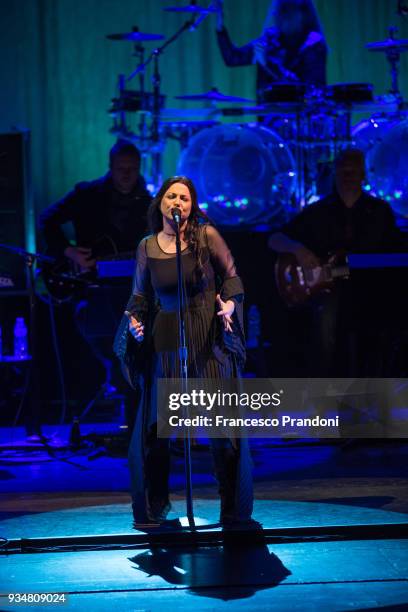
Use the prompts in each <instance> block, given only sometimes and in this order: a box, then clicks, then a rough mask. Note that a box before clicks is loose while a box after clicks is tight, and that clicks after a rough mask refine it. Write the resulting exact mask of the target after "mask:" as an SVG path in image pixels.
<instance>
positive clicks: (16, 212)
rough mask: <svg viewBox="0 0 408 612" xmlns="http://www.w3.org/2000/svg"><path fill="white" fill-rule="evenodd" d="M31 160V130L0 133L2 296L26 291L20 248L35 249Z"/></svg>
mask: <svg viewBox="0 0 408 612" xmlns="http://www.w3.org/2000/svg"><path fill="white" fill-rule="evenodd" d="M29 162H30V132H29V131H28V130H27V131H21V132H20V131H16V132H11V133H9V134H0V297H1V296H2V295H4V294H5V293H20V292H25V291H26V290H27V278H26V268H25V259H24V257H23V256H22V255H21V253H19V249H22V250H24V251H31V252H32V251H35V215H34V208H33V198H32V188H31V171H30V163H29ZM7 247H9V248H7Z"/></svg>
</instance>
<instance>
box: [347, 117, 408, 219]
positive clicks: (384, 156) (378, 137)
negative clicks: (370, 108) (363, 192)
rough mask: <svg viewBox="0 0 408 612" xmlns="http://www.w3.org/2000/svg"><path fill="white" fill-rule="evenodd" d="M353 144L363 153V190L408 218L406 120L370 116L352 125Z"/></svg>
mask: <svg viewBox="0 0 408 612" xmlns="http://www.w3.org/2000/svg"><path fill="white" fill-rule="evenodd" d="M352 138H353V144H354V145H355V146H357V147H358V148H359V149H362V150H363V151H364V152H365V154H366V167H367V185H366V189H367V191H370V193H372V194H373V195H375V196H377V197H379V198H382V199H384V200H386V201H387V202H389V203H390V205H391V206H392V208H393V209H394V211H395V212H396V213H398V214H400V215H403V216H404V217H408V171H407V168H408V119H407V117H406V116H403V117H401V115H385V116H377V117H376V116H374V117H372V118H371V119H368V120H366V121H361V122H360V123H359V124H357V125H356V126H355V127H354V128H353V134H352Z"/></svg>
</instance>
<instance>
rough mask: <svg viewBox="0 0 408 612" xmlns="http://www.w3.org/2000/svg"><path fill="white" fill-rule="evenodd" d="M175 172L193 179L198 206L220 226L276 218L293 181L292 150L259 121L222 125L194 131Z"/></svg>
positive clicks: (239, 224) (278, 216) (287, 201)
mask: <svg viewBox="0 0 408 612" xmlns="http://www.w3.org/2000/svg"><path fill="white" fill-rule="evenodd" d="M177 171H178V174H183V175H186V176H188V177H189V178H190V179H192V181H193V182H194V184H195V186H196V188H197V192H198V199H199V203H200V208H201V209H202V210H204V211H205V212H206V213H208V215H209V217H210V218H211V219H212V220H213V221H215V222H216V223H217V224H219V225H222V226H245V225H252V224H254V223H260V222H267V221H270V220H271V219H272V218H276V220H277V219H279V218H280V217H282V216H283V214H284V213H285V210H286V209H287V208H288V207H289V206H290V198H291V195H292V194H293V192H294V189H295V182H296V173H295V162H294V159H293V156H292V154H291V152H290V150H289V149H288V147H287V146H286V145H285V144H284V143H283V142H282V139H281V138H280V137H279V136H278V135H277V134H275V133H274V132H272V131H271V130H269V129H267V128H265V127H262V126H260V125H258V124H255V125H251V124H249V125H235V124H226V125H220V126H216V127H212V128H209V129H204V130H202V131H201V132H199V133H198V134H195V136H193V137H192V138H191V140H190V142H189V144H188V147H187V149H185V150H184V151H183V153H182V155H181V157H180V161H179V164H178V168H177Z"/></svg>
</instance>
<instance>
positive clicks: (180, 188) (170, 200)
mask: <svg viewBox="0 0 408 612" xmlns="http://www.w3.org/2000/svg"><path fill="white" fill-rule="evenodd" d="M176 207H178V208H180V210H181V220H182V221H186V220H187V219H188V218H189V216H190V213H191V195H190V190H189V188H188V187H187V185H184V184H183V183H173V185H171V186H170V187H169V188H168V190H167V191H166V193H165V194H164V196H163V198H162V201H161V204H160V210H161V212H162V215H163V217H165V218H166V219H169V220H171V221H172V220H173V216H172V214H171V211H172V210H173V208H176Z"/></svg>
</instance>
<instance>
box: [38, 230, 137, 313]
mask: <svg viewBox="0 0 408 612" xmlns="http://www.w3.org/2000/svg"><path fill="white" fill-rule="evenodd" d="M90 248H91V251H92V254H91V258H92V259H95V260H96V261H97V262H100V261H115V260H123V259H134V257H135V251H131V252H126V253H121V252H119V251H118V249H117V247H116V243H115V241H114V239H113V238H112V237H111V236H109V235H107V234H104V235H103V236H101V237H100V238H98V240H96V241H95V242H94V243H93V244H92V246H91V247H90ZM41 276H42V278H43V280H44V284H45V286H46V288H47V291H48V293H49V294H50V295H51V296H52V297H53V298H54V299H56V300H58V301H60V302H63V301H67V300H70V299H72V298H73V297H80V296H81V295H84V294H85V293H86V291H87V289H89V288H90V287H95V286H100V285H102V281H101V280H100V279H99V278H98V275H97V270H96V267H95V268H92V269H90V270H80V269H79V267H78V266H77V265H76V264H75V263H74V262H73V261H72V260H71V259H69V258H68V257H62V258H56V259H55V261H54V263H53V264H43V265H42V266H41Z"/></svg>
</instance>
